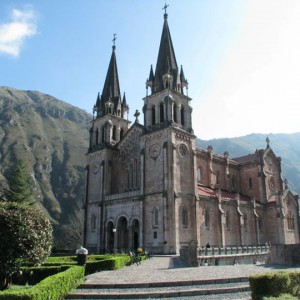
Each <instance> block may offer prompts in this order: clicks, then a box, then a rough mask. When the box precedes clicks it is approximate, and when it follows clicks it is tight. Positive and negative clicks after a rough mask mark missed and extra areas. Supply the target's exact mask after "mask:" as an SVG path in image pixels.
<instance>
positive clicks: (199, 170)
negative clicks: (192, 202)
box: [197, 167, 202, 182]
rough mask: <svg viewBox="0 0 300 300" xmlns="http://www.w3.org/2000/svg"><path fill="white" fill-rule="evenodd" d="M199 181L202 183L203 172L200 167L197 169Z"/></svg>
mask: <svg viewBox="0 0 300 300" xmlns="http://www.w3.org/2000/svg"><path fill="white" fill-rule="evenodd" d="M197 181H198V182H201V181H202V172H201V168H200V167H199V168H198V169H197Z"/></svg>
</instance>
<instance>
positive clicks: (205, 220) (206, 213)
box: [204, 209, 210, 229]
mask: <svg viewBox="0 0 300 300" xmlns="http://www.w3.org/2000/svg"><path fill="white" fill-rule="evenodd" d="M204 224H205V229H209V228H210V216H209V210H208V209H206V210H205V215H204Z"/></svg>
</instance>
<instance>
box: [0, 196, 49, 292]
mask: <svg viewBox="0 0 300 300" xmlns="http://www.w3.org/2000/svg"><path fill="white" fill-rule="evenodd" d="M0 233H1V234H0V270H1V272H0V289H5V288H7V287H8V286H9V284H10V278H11V276H12V275H13V274H14V273H15V272H17V271H18V270H19V268H20V266H21V263H22V262H24V261H26V262H28V263H32V264H33V265H37V264H39V263H41V262H43V261H44V260H46V259H47V257H48V256H49V254H50V252H51V248H52V243H53V238H52V226H51V223H50V221H49V219H48V218H47V217H46V216H45V215H44V214H43V213H42V212H41V211H39V210H36V209H33V208H32V207H29V206H24V205H20V204H18V203H13V202H0Z"/></svg>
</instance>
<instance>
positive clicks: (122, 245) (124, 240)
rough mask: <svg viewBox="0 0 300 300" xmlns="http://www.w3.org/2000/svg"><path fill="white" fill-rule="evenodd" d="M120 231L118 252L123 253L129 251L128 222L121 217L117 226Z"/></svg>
mask: <svg viewBox="0 0 300 300" xmlns="http://www.w3.org/2000/svg"><path fill="white" fill-rule="evenodd" d="M117 229H118V250H119V251H121V252H127V251H128V222H127V219H126V218H125V217H121V218H120V219H119V221H118V225H117Z"/></svg>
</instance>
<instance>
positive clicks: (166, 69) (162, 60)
mask: <svg viewBox="0 0 300 300" xmlns="http://www.w3.org/2000/svg"><path fill="white" fill-rule="evenodd" d="M165 74H170V75H172V77H173V86H172V87H171V88H176V85H177V77H178V65H177V61H176V56H175V51H174V47H173V43H172V39H171V34H170V30H169V25H168V15H167V13H165V14H164V25H163V30H162V35H161V40H160V46H159V52H158V57H157V63H156V68H155V76H154V78H155V92H159V91H161V90H163V76H164V75H165Z"/></svg>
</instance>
